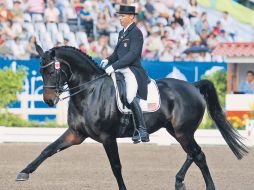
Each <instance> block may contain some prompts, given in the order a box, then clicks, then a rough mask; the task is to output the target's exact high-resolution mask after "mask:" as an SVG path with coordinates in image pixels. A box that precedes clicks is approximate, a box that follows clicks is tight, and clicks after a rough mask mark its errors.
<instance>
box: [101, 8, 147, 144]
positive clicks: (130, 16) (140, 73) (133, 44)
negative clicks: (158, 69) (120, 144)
mask: <svg viewBox="0 0 254 190" xmlns="http://www.w3.org/2000/svg"><path fill="white" fill-rule="evenodd" d="M117 14H118V17H119V19H120V22H121V25H122V26H123V30H121V31H120V33H119V37H118V42H117V45H116V47H115V50H114V52H113V54H112V55H110V56H109V57H107V58H106V59H104V60H102V61H101V67H102V68H104V69H105V72H106V73H107V74H108V75H111V73H113V72H121V73H122V74H123V75H124V79H125V82H126V91H127V101H128V103H129V104H130V108H131V110H132V113H133V119H134V122H135V126H136V128H137V129H138V131H139V134H138V133H135V134H134V136H133V137H132V140H133V141H134V143H138V142H140V140H141V141H142V142H148V141H149V134H148V132H147V128H146V124H145V120H144V117H143V113H142V110H141V108H140V106H139V99H140V98H141V99H144V100H146V99H147V83H148V81H149V78H148V76H147V74H146V71H145V70H144V69H143V67H142V65H141V62H140V60H141V53H142V46H143V35H142V32H141V31H140V30H139V28H138V27H137V26H136V24H135V22H134V20H135V15H136V12H135V7H134V6H128V5H120V9H119V12H117Z"/></svg>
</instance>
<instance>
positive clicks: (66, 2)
mask: <svg viewBox="0 0 254 190" xmlns="http://www.w3.org/2000/svg"><path fill="white" fill-rule="evenodd" d="M178 2H179V1H177V0H139V1H135V0H132V1H128V0H127V1H121V0H98V1H95V0H85V1H84V0H83V1H82V0H13V1H12V0H0V56H1V57H9V58H14V59H31V58H36V57H38V54H37V52H36V51H35V46H34V41H35V39H36V40H37V41H38V42H39V43H40V44H41V45H42V47H43V48H44V49H45V50H47V49H50V48H52V47H56V46H62V45H70V46H74V47H77V48H79V49H81V51H83V52H85V53H87V54H89V55H91V56H92V57H98V58H105V57H107V56H108V55H110V54H111V53H112V51H113V49H114V46H115V45H116V43H117V39H118V32H119V31H120V30H121V29H122V27H121V25H120V23H119V21H118V18H117V14H116V13H115V12H116V10H117V9H118V7H119V5H120V4H121V3H128V4H132V5H134V6H136V10H137V12H138V15H137V21H136V22H137V25H138V27H139V28H140V29H141V31H142V33H143V35H144V46H143V55H142V56H143V59H148V60H160V61H181V60H185V61H201V62H203V61H212V60H213V61H218V60H219V59H218V58H215V57H212V56H211V51H212V50H213V49H214V48H215V46H216V45H217V44H218V43H219V42H232V41H237V35H236V34H235V33H234V31H233V30H232V27H230V25H231V19H230V18H229V15H228V13H227V12H222V13H221V17H220V18H218V22H217V23H216V25H211V24H210V23H209V20H208V19H207V13H206V12H204V11H203V10H202V9H201V8H200V6H199V5H198V3H197V1H196V0H190V1H186V4H185V6H183V5H182V4H181V5H179V4H178Z"/></svg>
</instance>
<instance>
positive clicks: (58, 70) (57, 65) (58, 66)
mask: <svg viewBox="0 0 254 190" xmlns="http://www.w3.org/2000/svg"><path fill="white" fill-rule="evenodd" d="M61 63H64V64H66V65H67V66H68V67H69V71H70V73H71V76H70V77H69V79H68V80H67V82H65V83H64V84H63V85H62V86H61V85H60V81H61V72H63V73H64V75H65V76H66V78H67V77H68V75H67V73H66V72H65V71H64V70H63V69H62V68H61ZM53 64H54V65H55V72H56V85H54V86H53V85H52V86H50V85H46V86H45V85H44V86H43V88H52V89H55V93H56V96H57V98H59V96H60V95H61V94H62V93H63V92H69V91H70V90H74V89H77V88H80V87H84V86H85V85H87V84H90V83H93V82H95V81H97V80H99V79H101V78H103V77H105V76H107V73H105V74H103V75H101V76H99V77H97V78H95V79H93V80H91V81H88V82H85V83H82V84H80V85H78V86H75V87H73V88H64V86H65V85H66V84H67V83H68V82H69V81H70V80H71V79H72V76H73V72H72V70H71V66H70V64H69V63H68V62H67V61H65V60H63V59H59V58H55V59H54V60H53V61H51V62H50V63H48V64H46V65H43V66H40V68H41V69H45V68H47V67H49V66H50V65H53ZM83 90H85V88H81V89H79V90H78V91H76V92H74V93H72V94H71V95H69V96H66V97H64V98H62V99H60V98H59V99H60V100H65V99H67V98H69V97H71V96H74V95H76V94H78V93H80V92H82V91H83Z"/></svg>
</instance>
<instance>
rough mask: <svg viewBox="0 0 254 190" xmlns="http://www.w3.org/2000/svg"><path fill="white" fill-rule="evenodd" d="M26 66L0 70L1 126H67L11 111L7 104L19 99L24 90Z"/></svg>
mask: <svg viewBox="0 0 254 190" xmlns="http://www.w3.org/2000/svg"><path fill="white" fill-rule="evenodd" d="M26 71H27V70H26V68H25V67H20V68H19V69H18V70H17V71H16V72H14V71H13V70H12V69H10V68H4V69H2V70H0V109H1V110H0V126H6V127H67V126H66V125H58V124H56V122H52V121H48V122H43V123H40V122H35V121H27V120H24V119H22V118H21V117H19V116H17V115H15V114H12V113H9V112H8V111H7V110H8V109H7V108H6V106H7V105H9V104H10V103H13V102H15V101H17V94H18V93H19V92H22V90H23V80H24V79H25V78H26V75H27V72H26Z"/></svg>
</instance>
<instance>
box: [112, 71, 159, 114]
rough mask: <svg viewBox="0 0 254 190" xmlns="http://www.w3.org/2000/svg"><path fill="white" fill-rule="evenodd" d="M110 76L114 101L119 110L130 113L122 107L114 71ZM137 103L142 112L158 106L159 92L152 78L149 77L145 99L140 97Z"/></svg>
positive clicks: (152, 109)
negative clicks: (114, 93)
mask: <svg viewBox="0 0 254 190" xmlns="http://www.w3.org/2000/svg"><path fill="white" fill-rule="evenodd" d="M111 78H112V79H113V82H114V86H115V90H116V102H117V107H118V109H119V111H120V112H122V113H125V114H129V113H132V112H131V110H130V109H128V108H127V107H123V103H122V102H121V99H120V96H119V92H118V88H117V84H116V76H115V73H112V74H111ZM139 105H140V107H141V109H142V111H143V112H155V111H157V110H158V109H159V108H160V92H159V89H158V87H157V84H156V82H155V81H154V80H152V79H151V82H150V83H149V84H148V95H147V100H142V99H140V102H139Z"/></svg>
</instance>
